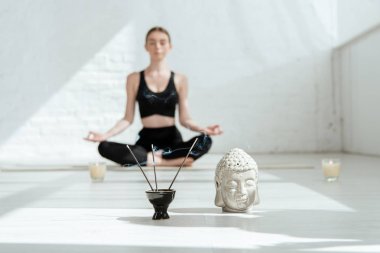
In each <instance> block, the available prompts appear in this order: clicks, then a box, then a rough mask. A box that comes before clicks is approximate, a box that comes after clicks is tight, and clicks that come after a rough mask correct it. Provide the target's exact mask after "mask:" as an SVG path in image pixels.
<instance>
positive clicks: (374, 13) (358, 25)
mask: <svg viewBox="0 0 380 253" xmlns="http://www.w3.org/2000/svg"><path fill="white" fill-rule="evenodd" d="M336 10H337V11H336V19H337V33H338V34H337V41H336V42H337V43H336V44H337V45H342V44H344V43H347V42H349V41H350V40H352V39H354V38H356V37H357V36H358V35H360V34H362V33H363V32H365V31H367V30H369V29H371V28H373V27H375V26H377V25H378V24H379V23H380V0H338V1H336Z"/></svg>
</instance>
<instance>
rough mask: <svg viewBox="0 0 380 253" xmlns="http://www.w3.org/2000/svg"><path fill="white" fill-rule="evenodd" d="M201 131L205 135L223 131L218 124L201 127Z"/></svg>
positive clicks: (217, 133) (218, 133)
mask: <svg viewBox="0 0 380 253" xmlns="http://www.w3.org/2000/svg"><path fill="white" fill-rule="evenodd" d="M202 132H204V133H205V134H207V135H220V134H222V133H223V130H222V128H221V127H220V126H219V125H211V126H208V127H206V128H205V129H203V131H202Z"/></svg>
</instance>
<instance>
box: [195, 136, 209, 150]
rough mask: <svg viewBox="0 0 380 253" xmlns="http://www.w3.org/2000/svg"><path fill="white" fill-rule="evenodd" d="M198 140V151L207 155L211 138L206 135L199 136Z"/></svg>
mask: <svg viewBox="0 0 380 253" xmlns="http://www.w3.org/2000/svg"><path fill="white" fill-rule="evenodd" d="M199 139H200V140H199V141H198V144H197V148H198V149H199V150H200V151H203V153H207V152H208V151H209V150H210V149H211V146H212V139H211V137H210V136H208V135H201V136H200V137H199Z"/></svg>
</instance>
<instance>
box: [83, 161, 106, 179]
mask: <svg viewBox="0 0 380 253" xmlns="http://www.w3.org/2000/svg"><path fill="white" fill-rule="evenodd" d="M88 169H89V171H90V176H91V179H92V181H93V182H102V181H103V180H104V177H105V175H106V171H107V166H106V163H104V162H96V163H89V165H88Z"/></svg>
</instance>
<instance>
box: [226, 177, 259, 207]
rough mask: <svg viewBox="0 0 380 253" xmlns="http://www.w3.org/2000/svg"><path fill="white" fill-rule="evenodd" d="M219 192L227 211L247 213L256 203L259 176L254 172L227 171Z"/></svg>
mask: <svg viewBox="0 0 380 253" xmlns="http://www.w3.org/2000/svg"><path fill="white" fill-rule="evenodd" d="M219 190H220V191H221V195H222V199H223V202H224V205H225V207H224V209H225V210H226V211H246V210H248V209H250V208H251V207H252V206H253V204H254V202H255V196H256V190H257V175H256V173H255V171H254V170H248V171H245V172H235V171H225V172H224V174H223V180H222V182H221V185H220V188H219Z"/></svg>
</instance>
